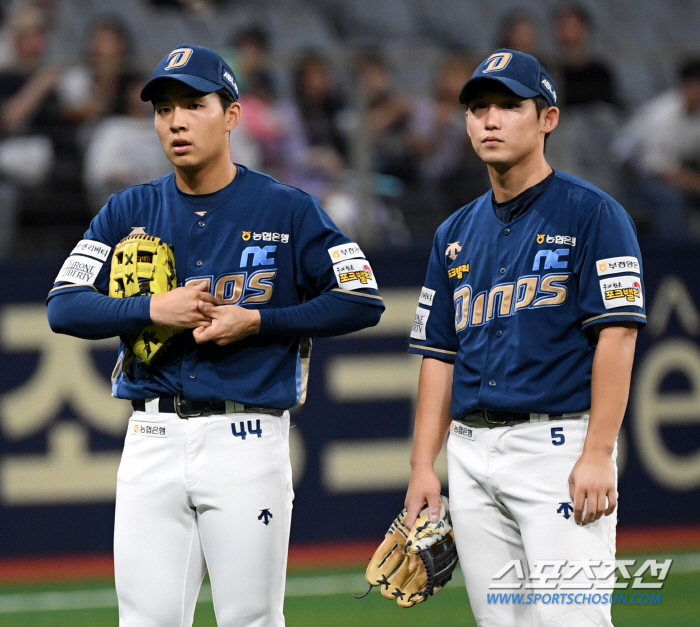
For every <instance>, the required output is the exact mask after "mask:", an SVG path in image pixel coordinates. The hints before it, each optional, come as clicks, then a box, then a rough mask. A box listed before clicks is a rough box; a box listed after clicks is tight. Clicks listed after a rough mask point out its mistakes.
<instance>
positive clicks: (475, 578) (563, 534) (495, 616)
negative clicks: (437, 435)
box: [447, 417, 617, 627]
mask: <svg viewBox="0 0 700 627" xmlns="http://www.w3.org/2000/svg"><path fill="white" fill-rule="evenodd" d="M455 425H458V423H453V427H454V426H455ZM553 429H556V430H555V431H553ZM587 429H588V418H587V417H585V418H581V419H575V420H574V419H570V420H554V421H549V422H532V423H523V424H522V425H516V426H512V427H495V428H487V427H480V428H479V427H477V428H470V430H467V429H466V428H465V427H461V428H459V429H457V430H456V431H457V432H458V433H459V435H456V434H455V433H454V431H455V429H451V433H450V436H449V438H448V442H447V460H448V477H449V487H450V512H451V514H452V523H453V526H454V531H455V539H456V543H457V551H458V553H459V557H460V566H461V568H462V572H463V573H464V578H465V583H466V587H467V592H468V594H469V600H470V603H471V606H472V610H473V612H474V616H475V618H476V622H477V624H478V625H479V627H527V626H535V627H593V626H594V625H595V626H596V627H610V626H611V625H612V622H611V619H610V607H611V606H610V604H609V603H607V604H602V603H599V604H595V603H585V602H581V603H570V602H561V601H560V602H549V603H544V602H538V603H529V604H528V603H527V602H526V601H525V600H524V602H523V603H519V602H513V597H511V602H494V600H495V599H494V597H493V596H492V597H491V602H489V597H488V595H489V594H491V595H493V594H494V593H501V594H504V593H506V594H509V593H516V594H520V593H522V594H524V595H527V594H528V593H540V594H546V593H550V594H552V593H564V592H568V593H571V594H577V593H585V594H586V595H591V596H592V595H594V594H595V593H596V592H597V593H600V594H605V593H607V594H610V593H612V592H614V590H611V589H610V588H611V586H612V576H611V577H609V578H607V579H606V580H605V581H600V580H597V579H596V580H594V581H593V582H591V581H590V576H589V575H586V573H585V572H584V571H583V570H581V571H580V572H579V573H578V574H577V575H576V576H574V577H573V578H572V579H570V580H569V581H568V582H567V584H568V585H570V586H571V585H575V584H576V583H577V582H578V583H579V584H581V585H584V584H591V586H592V587H590V588H588V589H583V590H571V589H568V590H561V589H556V590H552V589H527V588H526V587H525V584H526V583H527V579H526V580H525V581H523V580H522V579H520V578H519V577H518V573H517V572H516V571H515V570H514V569H512V570H510V571H509V572H508V573H507V574H506V575H504V576H503V577H502V578H501V579H499V580H498V582H499V583H501V584H503V583H505V584H511V586H515V585H516V584H517V583H521V582H522V585H521V587H520V588H515V589H513V588H511V589H510V590H508V589H493V588H490V586H491V585H492V584H493V580H492V577H493V576H494V575H495V574H496V573H498V572H499V571H500V570H501V569H503V567H504V566H506V565H507V564H508V563H509V562H511V560H519V561H520V563H521V564H522V566H523V570H524V574H525V577H526V578H527V576H528V569H530V570H532V569H533V566H534V564H535V562H536V561H538V560H567V561H568V563H571V561H572V560H594V561H595V560H600V561H601V562H608V563H610V561H611V560H614V559H615V526H616V520H617V518H616V512H613V514H611V515H610V516H607V517H606V516H603V517H602V518H600V519H599V520H598V521H596V522H595V523H592V524H588V525H585V526H578V525H576V523H575V522H574V516H573V508H571V509H570V508H569V507H568V506H566V505H563V504H569V503H571V497H570V495H569V485H568V478H569V474H570V473H571V470H572V469H573V467H574V464H575V463H576V461H577V460H578V458H579V457H580V455H581V452H582V450H583V443H584V440H585V437H586V432H587ZM469 436H470V437H469ZM616 452H617V451H616ZM613 459H615V456H614V457H613ZM567 514H568V517H567ZM547 570H548V571H549V572H551V570H552V569H551V568H549V569H546V571H547ZM546 571H545V572H546ZM561 572H562V573H567V572H569V573H570V572H572V570H571V569H570V568H569V567H568V566H565V567H563V569H562V570H561ZM595 574H597V573H595ZM601 574H602V573H601ZM539 581H540V582H541V581H542V580H541V579H540V580H539ZM546 583H547V584H548V585H549V584H551V581H548V582H546ZM561 583H562V581H561V580H560V581H559V583H558V584H557V585H558V586H560V585H561ZM578 598H579V600H582V597H578ZM561 599H562V600H563V598H561Z"/></svg>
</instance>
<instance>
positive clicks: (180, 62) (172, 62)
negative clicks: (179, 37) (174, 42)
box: [165, 48, 192, 70]
mask: <svg viewBox="0 0 700 627" xmlns="http://www.w3.org/2000/svg"><path fill="white" fill-rule="evenodd" d="M191 56H192V48H176V49H175V50H173V51H172V52H171V53H170V54H169V55H168V61H169V62H168V65H166V66H165V69H166V70H174V69H175V68H177V67H184V66H185V65H187V62H188V61H189V60H190V57H191Z"/></svg>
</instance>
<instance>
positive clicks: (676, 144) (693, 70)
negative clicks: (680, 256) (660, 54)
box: [613, 59, 700, 242]
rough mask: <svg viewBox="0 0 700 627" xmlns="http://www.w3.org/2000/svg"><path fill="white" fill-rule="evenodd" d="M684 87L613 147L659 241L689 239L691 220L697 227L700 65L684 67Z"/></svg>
mask: <svg viewBox="0 0 700 627" xmlns="http://www.w3.org/2000/svg"><path fill="white" fill-rule="evenodd" d="M679 82H680V84H679V86H678V87H676V88H673V89H671V90H669V91H667V92H664V93H662V94H660V95H659V96H657V97H656V98H654V99H653V100H651V101H650V102H648V103H647V104H646V105H644V106H643V107H642V108H641V109H640V110H639V111H638V112H637V113H636V114H635V115H634V116H633V117H632V119H631V120H630V121H629V122H628V123H627V125H626V126H625V127H624V128H623V129H622V131H621V133H620V135H619V137H618V138H617V140H616V141H615V143H614V145H613V149H614V152H615V155H616V156H617V157H618V159H619V160H620V161H621V162H622V163H623V164H624V165H626V166H627V167H628V168H630V169H631V170H632V171H633V172H634V173H635V174H636V176H635V177H634V180H633V182H632V183H631V189H630V192H631V193H632V195H633V197H634V196H635V195H636V196H638V197H639V199H640V201H641V202H642V203H643V204H644V205H645V206H646V208H647V210H648V211H649V213H650V215H651V220H652V224H653V227H654V233H655V235H657V236H658V237H660V238H662V239H664V240H668V241H676V242H677V241H682V240H686V239H688V237H689V230H688V226H689V221H688V218H689V217H691V216H693V217H694V218H695V220H694V221H691V222H690V226H691V227H692V225H693V224H694V223H695V222H696V221H697V218H698V214H697V211H698V210H700V59H694V60H691V61H687V62H685V63H684V64H683V65H682V66H681V68H680V71H679ZM693 209H694V210H696V212H695V214H694V215H693V214H691V213H690V212H691V210H693ZM694 231H695V232H694V233H693V229H692V228H691V231H690V234H694V236H695V239H700V233H698V229H697V228H695V229H694Z"/></svg>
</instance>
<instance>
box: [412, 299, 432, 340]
mask: <svg viewBox="0 0 700 627" xmlns="http://www.w3.org/2000/svg"><path fill="white" fill-rule="evenodd" d="M429 317H430V310H429V309H423V308H422V307H418V308H417V309H416V317H415V318H413V330H412V331H411V337H412V338H413V339H414V340H424V339H426V335H425V327H426V325H427V324H428V318H429Z"/></svg>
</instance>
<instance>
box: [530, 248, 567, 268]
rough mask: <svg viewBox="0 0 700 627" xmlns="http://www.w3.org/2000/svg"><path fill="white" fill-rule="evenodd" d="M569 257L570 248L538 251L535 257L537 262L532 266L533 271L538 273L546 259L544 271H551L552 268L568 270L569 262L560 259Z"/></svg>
mask: <svg viewBox="0 0 700 627" xmlns="http://www.w3.org/2000/svg"><path fill="white" fill-rule="evenodd" d="M568 255H569V249H568V248H557V250H538V251H537V254H536V255H535V262H534V263H533V264H532V271H533V272H537V271H538V270H539V269H540V266H541V265H542V263H541V262H542V260H543V259H544V269H545V270H551V269H552V268H556V269H562V268H566V266H567V264H568V260H566V259H565V260H564V261H559V257H567V256H568Z"/></svg>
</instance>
